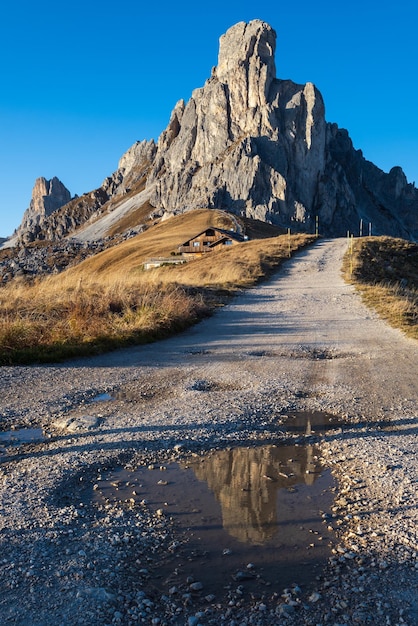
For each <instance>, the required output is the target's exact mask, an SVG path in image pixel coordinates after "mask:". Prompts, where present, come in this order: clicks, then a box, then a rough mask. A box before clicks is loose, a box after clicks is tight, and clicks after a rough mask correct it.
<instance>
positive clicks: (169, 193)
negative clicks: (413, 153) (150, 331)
mask: <svg viewBox="0 0 418 626" xmlns="http://www.w3.org/2000/svg"><path fill="white" fill-rule="evenodd" d="M275 46H276V33H275V31H274V29H273V28H272V27H271V26H270V25H269V24H267V23H266V22H263V21H262V20H252V21H251V22H249V23H245V22H239V23H238V24H235V25H234V26H232V27H231V28H230V29H229V30H228V31H227V32H226V33H225V34H224V35H222V36H221V38H220V47H219V57H218V64H217V66H216V67H215V68H213V69H212V73H211V76H210V77H209V78H208V80H207V81H206V83H205V84H204V86H203V87H200V88H198V89H195V90H194V91H193V93H192V96H191V98H190V99H189V100H188V102H185V101H184V100H180V101H179V102H178V103H177V104H176V105H175V107H174V109H173V111H172V114H171V117H170V120H169V123H168V125H167V128H166V129H165V130H164V131H163V132H162V133H161V135H160V137H159V139H158V142H157V143H155V142H154V141H153V140H150V141H141V142H136V143H134V144H133V146H132V147H131V148H129V150H128V151H127V152H126V153H125V154H124V155H122V157H121V159H120V161H119V164H118V169H117V170H116V171H115V172H114V173H113V174H112V175H110V176H108V177H106V178H105V179H104V181H103V183H102V185H101V187H99V188H98V189H96V190H93V191H92V192H90V193H88V194H85V195H83V196H81V197H80V198H76V199H73V200H71V202H70V203H67V204H64V205H63V206H61V207H59V208H58V209H56V210H54V211H53V212H52V213H50V214H48V215H47V214H45V216H44V217H43V218H42V220H41V221H39V220H38V221H37V222H36V228H35V227H33V225H31V223H30V222H29V226H28V225H27V226H26V227H23V224H22V225H21V227H20V228H19V230H18V235H19V239H20V241H21V242H23V243H25V241H35V240H37V239H41V240H42V239H46V240H55V239H58V240H59V239H62V238H65V237H68V236H72V237H75V238H76V239H79V240H81V241H94V240H96V239H98V238H103V237H106V236H107V235H108V233H109V229H111V230H113V231H115V229H116V230H117V223H118V220H119V218H120V219H122V218H124V219H125V222H126V216H127V215H130V214H133V213H134V212H135V211H136V212H137V214H140V215H141V216H143V217H145V219H144V220H143V222H148V223H151V222H152V221H153V220H158V219H166V218H168V217H170V216H171V215H176V214H179V213H183V212H186V211H190V210H194V209H198V208H211V209H221V210H226V211H229V212H231V213H234V214H236V215H239V216H242V217H249V218H254V219H258V220H262V221H266V222H269V223H272V224H274V225H277V226H280V227H283V228H291V229H292V230H296V231H307V232H313V230H314V228H315V224H316V221H317V220H318V221H319V230H320V232H321V233H322V234H324V235H326V236H331V237H333V236H344V235H346V233H347V231H348V232H351V233H356V234H358V233H359V229H361V228H362V225H364V229H365V231H364V232H363V233H362V234H367V232H368V231H369V230H370V232H371V233H372V234H374V235H391V236H395V237H402V238H406V239H412V240H417V239H418V191H417V190H416V189H415V186H414V185H413V184H410V183H408V181H407V179H406V177H405V174H404V173H403V171H402V169H401V168H400V167H398V166H395V167H394V168H392V169H391V170H390V172H389V173H387V174H386V173H384V172H383V171H382V170H380V169H379V168H378V167H377V166H376V165H374V164H373V163H371V162H370V161H367V160H366V159H365V158H364V157H363V154H362V152H361V150H356V149H354V147H353V144H352V141H351V139H350V136H349V134H348V132H347V131H346V130H344V129H340V128H339V127H338V126H337V125H336V124H331V123H328V122H326V119H325V105H324V102H323V98H322V95H321V93H320V92H319V90H318V89H317V88H316V87H315V85H313V84H312V83H310V82H308V83H306V84H305V85H300V84H297V83H294V82H293V81H291V80H283V79H279V78H277V77H276V65H275ZM141 207H144V211H142V213H141V211H140V209H141ZM148 209H149V211H148V213H147V210H148ZM112 215H113V217H111V216H112ZM134 226H135V227H138V229H139V231H141V229H142V228H144V223H138V224H135V225H134ZM130 228H132V224H131V225H130Z"/></svg>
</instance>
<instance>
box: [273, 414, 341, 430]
mask: <svg viewBox="0 0 418 626" xmlns="http://www.w3.org/2000/svg"><path fill="white" fill-rule="evenodd" d="M343 424H344V422H343V420H342V419H341V418H339V417H337V416H336V415H333V414H332V413H322V412H320V411H316V412H315V411H313V412H310V411H297V412H294V413H289V414H288V415H287V418H286V420H285V422H284V424H283V425H284V427H285V430H286V432H288V433H289V434H300V435H305V436H310V435H325V433H327V432H328V431H329V430H335V429H336V428H341V427H342V426H343Z"/></svg>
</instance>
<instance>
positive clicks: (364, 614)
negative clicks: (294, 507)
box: [0, 240, 418, 626]
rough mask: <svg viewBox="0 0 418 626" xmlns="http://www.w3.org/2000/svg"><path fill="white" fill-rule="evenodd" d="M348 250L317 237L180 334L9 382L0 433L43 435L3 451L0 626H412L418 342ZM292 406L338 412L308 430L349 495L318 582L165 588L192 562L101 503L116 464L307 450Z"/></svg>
mask: <svg viewBox="0 0 418 626" xmlns="http://www.w3.org/2000/svg"><path fill="white" fill-rule="evenodd" d="M344 247H345V242H342V241H339V240H335V241H329V242H327V241H325V242H321V243H320V244H318V245H317V246H315V247H314V248H312V249H310V250H309V251H305V252H303V253H302V254H301V255H299V256H297V257H296V258H295V259H294V260H292V261H290V262H289V263H288V264H287V265H286V267H285V268H283V270H282V271H281V272H280V273H279V274H278V276H277V278H274V279H273V280H271V281H269V282H268V283H265V284H264V285H261V286H259V287H257V288H254V289H251V290H249V291H248V292H246V293H243V294H242V295H241V296H239V297H238V298H237V299H236V300H235V301H234V302H233V303H231V304H230V305H229V306H227V307H225V308H224V309H223V310H222V311H220V312H218V313H217V314H216V315H215V316H214V317H213V318H211V319H209V320H206V321H204V322H202V323H201V324H199V325H197V326H196V327H194V328H193V329H191V330H189V331H188V332H187V333H184V334H182V335H180V336H178V337H176V338H173V339H170V340H167V341H164V342H161V343H158V344H154V345H150V346H144V347H140V348H135V349H130V350H125V351H120V352H115V353H113V354H109V355H105V356H102V357H100V358H99V357H98V358H92V359H85V360H80V361H71V362H68V363H66V364H63V365H58V366H39V367H37V366H35V367H5V368H2V369H1V370H0V392H1V398H2V402H1V422H0V427H1V430H2V431H4V432H6V431H9V430H11V429H12V428H13V429H17V430H18V429H22V428H42V429H43V433H44V437H45V439H44V441H41V442H39V443H36V442H35V443H27V442H26V443H25V442H24V443H21V444H20V445H19V442H18V441H15V442H7V441H6V442H0V512H1V517H0V546H1V551H0V562H1V568H0V588H1V590H2V592H1V595H0V622H1V623H4V624H16V625H22V626H23V625H29V624H31V625H32V624H33V625H43V626H56V625H57V624H79V625H80V626H81V625H83V624H98V625H110V624H123V625H130V624H160V625H164V624H167V625H168V624H184V625H187V626H193V625H197V624H202V625H204V624H219V623H224V624H228V625H229V626H233V625H235V626H238V625H246V624H254V625H258V624H259V625H260V626H263V625H268V624H278V625H280V624H289V625H290V626H296V625H315V624H331V625H333V626H337V625H338V626H342V625H343V624H346V625H351V624H372V625H376V626H377V625H378V626H381V625H382V624H385V625H386V624H387V625H392V626H394V625H396V624H408V625H409V626H412V625H414V624H418V593H417V583H418V538H417V528H418V523H417V522H418V512H417V476H418V472H417V464H418V461H417V458H416V444H417V432H418V431H417V424H416V418H417V415H418V401H417V377H416V372H417V371H418V347H417V344H416V342H414V341H412V340H408V339H405V338H404V337H403V336H402V335H401V334H400V333H399V332H398V331H394V330H392V329H390V328H388V327H387V326H386V325H385V324H384V323H383V322H381V321H380V320H378V319H377V318H376V316H375V315H374V314H373V313H371V312H370V311H368V310H367V309H366V308H365V307H364V306H363V305H362V304H361V302H360V301H359V298H358V296H357V295H356V294H355V293H354V291H353V289H352V288H351V287H350V286H348V285H346V284H344V283H343V281H342V279H341V277H340V273H339V267H340V261H341V256H342V253H343V251H344ZM101 394H109V395H108V396H104V399H103V396H102V399H100V397H101ZM97 398H99V399H97ZM292 411H326V412H329V413H333V414H335V415H338V416H341V417H343V418H344V426H341V427H340V426H338V425H335V427H333V428H331V429H330V430H328V431H327V432H326V433H325V434H323V435H314V436H313V437H312V440H315V441H316V442H317V443H318V445H319V446H320V462H321V463H322V464H323V466H324V467H328V468H331V470H332V472H333V475H334V476H335V478H336V480H337V487H336V489H335V493H334V501H333V504H332V507H331V509H330V510H329V511H327V512H324V513H323V524H324V529H329V532H331V529H332V535H333V537H334V539H333V540H332V545H331V546H330V549H331V555H330V558H329V560H328V562H327V564H326V566H325V568H324V570H323V572H322V573H321V574H320V575H318V577H314V578H313V580H312V582H311V584H310V585H307V586H305V587H304V586H301V585H300V583H299V581H298V580H294V579H293V576H292V572H291V571H289V583H288V585H287V586H286V587H285V588H278V587H276V586H275V585H271V584H270V585H267V584H264V582H263V575H262V574H263V573H262V571H261V570H259V569H257V568H254V567H251V564H250V563H243V564H242V568H241V569H240V572H241V573H239V572H235V575H234V576H233V577H232V576H231V577H230V578H228V579H227V580H225V581H223V582H224V587H225V593H224V595H223V596H222V597H216V596H215V597H213V595H212V594H210V593H208V592H207V589H205V572H204V571H202V576H201V579H196V577H195V578H194V579H193V580H191V579H190V578H187V577H185V576H183V575H182V571H181V570H179V571H178V572H177V573H176V572H175V571H174V570H175V568H174V569H173V577H172V578H171V579H170V580H166V579H164V578H163V577H162V575H161V572H162V571H163V570H164V571H166V570H165V569H164V568H163V566H165V565H166V564H167V562H168V561H170V562H175V559H176V555H177V554H179V555H180V554H181V555H182V558H184V556H185V555H186V557H187V556H188V558H190V559H193V558H195V556H196V555H194V554H193V552H191V551H190V546H188V542H187V538H184V535H181V536H180V535H179V533H178V530H177V528H176V524H175V523H174V521H173V519H171V518H170V516H168V515H167V514H166V513H165V512H164V510H163V509H162V510H152V508H151V507H150V506H149V505H148V503H147V502H142V503H141V502H134V503H133V502H130V501H129V500H128V501H125V500H121V501H119V502H108V503H106V502H105V503H97V502H96V503H94V502H93V501H92V498H91V492H92V490H94V486H95V485H96V484H97V482H98V480H99V478H100V476H101V475H102V474H103V473H104V472H105V471H106V470H108V469H110V468H112V467H116V466H121V465H122V466H124V467H126V468H128V469H129V468H131V467H138V466H141V467H149V466H150V465H156V466H157V467H160V466H164V465H165V464H168V463H170V462H173V461H178V460H181V459H185V458H187V457H188V455H190V454H195V455H200V454H203V453H205V452H206V451H208V450H211V449H214V448H219V449H223V448H225V447H228V446H234V445H235V444H236V443H237V442H241V443H243V444H245V445H249V446H256V445H258V444H260V443H262V442H266V441H278V440H286V439H291V440H292V443H295V442H296V443H297V442H298V441H300V442H301V441H302V440H303V439H304V438H305V437H304V435H303V434H297V433H294V434H289V433H286V429H285V428H284V422H285V416H286V415H288V414H289V413H291V412H292ZM314 543H315V540H314V541H313V544H314ZM312 549H315V548H314V547H313V548H312Z"/></svg>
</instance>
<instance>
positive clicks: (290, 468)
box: [189, 446, 320, 544]
mask: <svg viewBox="0 0 418 626" xmlns="http://www.w3.org/2000/svg"><path fill="white" fill-rule="evenodd" d="M315 459H316V456H315V450H314V447H313V446H304V447H299V446H298V447H297V446H287V447H280V448H279V447H276V446H264V447H262V448H235V449H233V450H222V451H217V452H214V453H212V454H209V455H208V456H207V457H205V458H204V459H203V460H202V461H200V460H199V461H198V462H192V463H189V467H191V469H193V471H194V473H195V475H196V477H197V478H198V479H199V480H201V481H205V482H206V483H207V485H208V487H209V489H210V490H211V491H212V492H213V494H214V495H215V497H216V499H217V501H218V502H219V503H220V505H221V510H222V525H223V528H224V529H225V530H226V531H227V532H228V533H229V534H230V535H231V536H232V537H235V538H236V539H238V540H239V541H241V542H244V543H250V544H263V543H265V542H266V541H268V540H269V539H270V538H272V537H274V535H275V534H276V533H278V532H279V527H280V535H281V538H282V540H283V539H284V536H283V533H286V531H285V528H286V526H287V525H288V524H289V523H291V519H292V517H293V513H294V510H295V507H297V504H296V502H294V500H296V498H294V497H293V498H290V499H289V498H288V497H286V496H285V497H284V498H283V502H282V501H281V499H280V496H279V492H280V490H283V489H286V490H289V489H291V488H292V487H293V486H294V485H297V484H299V483H301V484H304V485H312V484H313V483H314V481H315V479H316V478H317V477H318V475H319V473H320V467H319V465H318V463H317V461H316V460H315ZM290 493H293V490H291V491H290ZM298 499H299V498H298ZM289 500H290V501H289ZM286 534H288V533H286ZM291 534H292V533H291Z"/></svg>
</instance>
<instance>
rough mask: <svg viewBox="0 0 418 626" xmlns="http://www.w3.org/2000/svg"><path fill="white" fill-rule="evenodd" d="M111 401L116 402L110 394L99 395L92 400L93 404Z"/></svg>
mask: <svg viewBox="0 0 418 626" xmlns="http://www.w3.org/2000/svg"><path fill="white" fill-rule="evenodd" d="M109 400H114V398H113V396H112V395H111V394H110V393H99V395H97V396H94V398H92V399H91V402H108V401H109Z"/></svg>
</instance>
